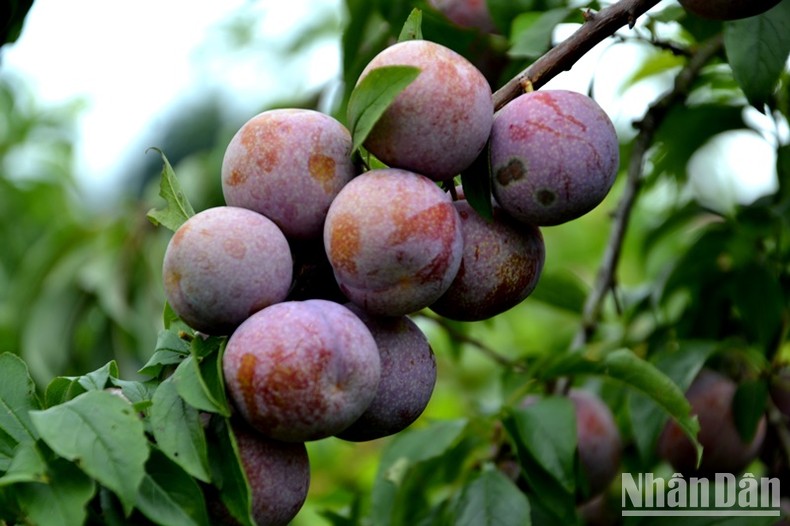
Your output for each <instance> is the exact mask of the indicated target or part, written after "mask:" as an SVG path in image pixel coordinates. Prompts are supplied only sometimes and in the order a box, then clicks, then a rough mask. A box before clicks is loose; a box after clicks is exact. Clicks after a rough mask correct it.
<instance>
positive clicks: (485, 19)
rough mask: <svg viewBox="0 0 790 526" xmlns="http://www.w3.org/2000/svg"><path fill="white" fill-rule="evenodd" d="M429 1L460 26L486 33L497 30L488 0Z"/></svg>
mask: <svg viewBox="0 0 790 526" xmlns="http://www.w3.org/2000/svg"><path fill="white" fill-rule="evenodd" d="M428 3H429V4H430V5H431V6H432V7H434V8H436V10H437V11H439V12H441V13H442V14H444V16H446V17H447V19H448V20H450V22H452V23H453V24H455V25H457V26H459V27H466V28H474V29H479V30H480V31H482V32H484V33H493V32H495V31H496V26H495V25H494V21H493V20H492V19H491V13H490V12H489V11H488V5H487V3H486V0H428Z"/></svg>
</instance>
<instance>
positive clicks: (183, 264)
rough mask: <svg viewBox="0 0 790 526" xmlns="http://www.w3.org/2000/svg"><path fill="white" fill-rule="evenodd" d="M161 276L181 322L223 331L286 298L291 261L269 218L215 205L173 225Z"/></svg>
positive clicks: (214, 331) (209, 332)
mask: <svg viewBox="0 0 790 526" xmlns="http://www.w3.org/2000/svg"><path fill="white" fill-rule="evenodd" d="M162 276H163V282H164V289H165V296H166V298H167V301H168V302H169V303H170V306H171V307H172V308H173V310H174V311H175V313H176V314H178V316H179V317H180V318H181V319H182V320H184V322H186V323H187V324H188V325H189V326H190V327H192V328H193V329H196V330H198V331H201V332H204V333H206V334H214V335H225V334H229V333H230V332H232V331H233V329H235V328H236V327H237V326H238V325H239V324H240V323H241V322H243V321H244V320H245V319H246V318H247V317H249V316H250V315H251V314H253V313H255V312H257V311H259V310H261V309H263V308H264V307H267V306H269V305H271V304H273V303H277V302H279V301H282V300H283V299H284V298H285V297H286V295H287V294H288V289H289V288H290V286H291V279H292V277H293V261H292V258H291V253H290V249H289V246H288V241H287V240H286V238H285V236H284V235H283V233H282V232H281V231H280V229H279V228H277V225H275V224H274V223H273V222H272V221H270V220H269V219H267V218H266V217H264V216H262V215H261V214H258V213H257V212H253V211H251V210H247V209H244V208H237V207H231V206H218V207H214V208H209V209H207V210H203V211H201V212H199V213H197V214H195V215H194V216H192V217H190V218H189V219H188V220H187V221H186V222H184V224H182V225H181V227H179V228H178V230H177V231H176V232H175V234H174V235H173V237H172V238H171V239H170V242H169V243H168V245H167V249H166V250H165V256H164V262H163V265H162Z"/></svg>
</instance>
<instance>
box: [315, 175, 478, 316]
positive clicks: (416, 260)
mask: <svg viewBox="0 0 790 526" xmlns="http://www.w3.org/2000/svg"><path fill="white" fill-rule="evenodd" d="M324 246H325V248H326V253H327V256H328V258H329V262H330V263H331V265H332V269H333V271H334V275H335V278H336V279H337V282H338V284H339V285H340V289H341V290H342V291H343V293H344V294H345V295H346V296H347V297H348V298H349V299H350V300H351V301H352V302H354V303H356V304H357V305H359V306H360V307H362V308H363V309H365V310H367V311H369V312H371V313H373V314H377V315H381V316H402V315H405V314H410V313H413V312H416V311H418V310H420V309H422V308H425V307H427V306H428V305H430V304H431V303H433V302H435V301H436V300H437V299H439V297H440V296H441V295H442V294H444V292H445V291H446V290H447V288H448V287H449V286H450V283H451V282H452V281H453V278H454V277H455V275H456V273H457V272H458V267H459V266H460V264H461V257H462V252H463V238H462V235H461V222H460V219H459V217H458V213H457V212H456V210H455V207H454V206H453V203H452V200H451V199H450V197H449V195H447V194H446V193H444V192H443V191H442V190H441V189H440V188H439V187H438V186H437V185H436V184H435V183H434V182H433V181H431V180H430V179H428V178H427V177H424V176H422V175H418V174H415V173H412V172H408V171H405V170H398V169H392V168H390V169H380V170H371V171H369V172H367V173H365V174H362V175H360V176H358V177H356V178H355V179H354V180H353V181H351V182H350V183H349V184H347V185H346V186H345V187H344V188H343V190H341V191H340V193H339V194H338V196H337V197H336V198H335V200H334V202H333V203H332V206H331V207H330V208H329V213H328V214H327V218H326V224H325V227H324Z"/></svg>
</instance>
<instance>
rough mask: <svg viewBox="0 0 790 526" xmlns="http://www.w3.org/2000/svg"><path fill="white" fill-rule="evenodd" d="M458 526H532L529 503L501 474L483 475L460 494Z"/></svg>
mask: <svg viewBox="0 0 790 526" xmlns="http://www.w3.org/2000/svg"><path fill="white" fill-rule="evenodd" d="M453 524H455V525H456V526H530V525H531V524H532V518H531V516H530V508H529V500H527V496H526V495H525V494H524V493H522V492H521V490H520V489H518V488H517V487H516V485H515V484H513V482H512V481H511V480H510V479H509V478H507V477H506V476H505V475H504V474H503V473H502V472H500V471H498V470H496V469H488V470H485V471H483V472H482V473H481V474H480V475H479V476H478V477H476V478H475V479H473V480H472V481H471V482H470V483H469V484H468V485H467V486H466V487H465V488H464V490H463V492H462V493H461V497H460V500H459V503H458V511H457V515H456V519H455V522H454V523H453Z"/></svg>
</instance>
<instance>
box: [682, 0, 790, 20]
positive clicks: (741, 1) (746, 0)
mask: <svg viewBox="0 0 790 526" xmlns="http://www.w3.org/2000/svg"><path fill="white" fill-rule="evenodd" d="M780 1H781V0H680V5H682V6H683V8H684V9H686V10H687V11H688V12H690V13H693V14H695V15H697V16H699V17H701V18H707V19H710V20H737V19H739V18H748V17H750V16H756V15H759V14H761V13H765V12H766V11H768V10H769V9H771V8H772V7H774V6H775V5H777V4H778V3H779V2H780Z"/></svg>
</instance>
